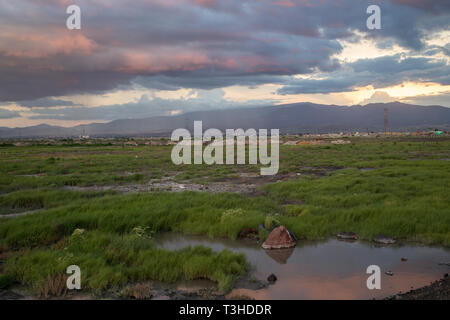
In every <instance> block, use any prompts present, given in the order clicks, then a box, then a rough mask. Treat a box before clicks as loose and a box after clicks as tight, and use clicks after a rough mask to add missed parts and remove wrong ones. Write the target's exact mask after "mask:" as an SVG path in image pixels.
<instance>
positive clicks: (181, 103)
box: [30, 89, 275, 120]
mask: <svg viewBox="0 0 450 320" xmlns="http://www.w3.org/2000/svg"><path fill="white" fill-rule="evenodd" d="M274 102H275V101H271V100H264V101H260V100H250V101H247V102H246V103H237V102H232V101H228V100H225V99H224V92H223V90H221V89H217V90H209V91H200V92H199V94H198V96H196V97H192V98H186V99H161V98H158V97H149V96H148V95H145V94H144V95H142V96H141V98H140V99H139V101H136V102H132V103H127V104H117V105H107V106H99V107H90V108H88V107H67V108H58V109H52V108H48V109H36V110H33V112H34V113H35V114H36V115H33V116H31V117H30V118H31V119H58V120H115V119H138V118H146V117H154V116H162V115H171V114H172V112H180V113H185V112H190V111H200V110H208V109H211V108H215V109H218V108H223V109H225V108H237V107H256V106H267V105H270V104H273V103H274Z"/></svg>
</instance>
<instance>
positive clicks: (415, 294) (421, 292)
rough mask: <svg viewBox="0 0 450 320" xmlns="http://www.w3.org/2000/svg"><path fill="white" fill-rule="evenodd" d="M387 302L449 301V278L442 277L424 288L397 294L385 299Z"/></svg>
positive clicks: (446, 276)
mask: <svg viewBox="0 0 450 320" xmlns="http://www.w3.org/2000/svg"><path fill="white" fill-rule="evenodd" d="M386 299H387V300H450V277H449V276H448V274H446V275H444V278H442V279H441V280H438V281H435V282H433V283H431V284H430V285H428V286H426V287H422V288H419V289H414V290H411V291H409V292H406V293H399V294H396V295H395V296H391V297H388V298H386Z"/></svg>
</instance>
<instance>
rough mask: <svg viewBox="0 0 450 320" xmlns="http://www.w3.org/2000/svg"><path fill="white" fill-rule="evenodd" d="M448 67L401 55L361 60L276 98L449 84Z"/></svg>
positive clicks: (289, 86) (293, 85) (294, 83)
mask: <svg viewBox="0 0 450 320" xmlns="http://www.w3.org/2000/svg"><path fill="white" fill-rule="evenodd" d="M449 75H450V66H448V65H447V64H446V63H445V62H444V61H435V60H434V59H432V58H402V57H401V55H393V56H383V57H379V58H374V59H360V60H358V61H356V62H353V63H349V64H347V66H346V69H345V70H340V71H338V72H335V73H331V74H328V78H326V79H321V80H314V79H294V80H291V81H289V82H287V83H286V84H285V86H283V87H282V88H280V89H279V90H278V93H279V94H301V93H330V92H343V91H351V90H353V89H354V88H355V87H363V86H368V85H372V86H374V88H380V87H387V86H392V85H397V84H400V83H402V82H404V81H423V82H436V83H440V84H442V85H448V84H450V76H449Z"/></svg>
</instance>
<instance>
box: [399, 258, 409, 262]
mask: <svg viewBox="0 0 450 320" xmlns="http://www.w3.org/2000/svg"><path fill="white" fill-rule="evenodd" d="M400 260H401V261H403V262H405V261H408V259H407V258H401V259H400Z"/></svg>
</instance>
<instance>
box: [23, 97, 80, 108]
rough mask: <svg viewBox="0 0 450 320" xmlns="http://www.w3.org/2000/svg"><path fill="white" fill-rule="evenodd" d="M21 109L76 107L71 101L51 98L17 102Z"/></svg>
mask: <svg viewBox="0 0 450 320" xmlns="http://www.w3.org/2000/svg"><path fill="white" fill-rule="evenodd" d="M17 103H18V104H20V105H21V106H22V107H27V108H51V107H73V106H76V104H74V103H73V102H71V101H66V100H60V99H55V98H51V97H46V98H40V99H36V100H25V101H18V102H17Z"/></svg>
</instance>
